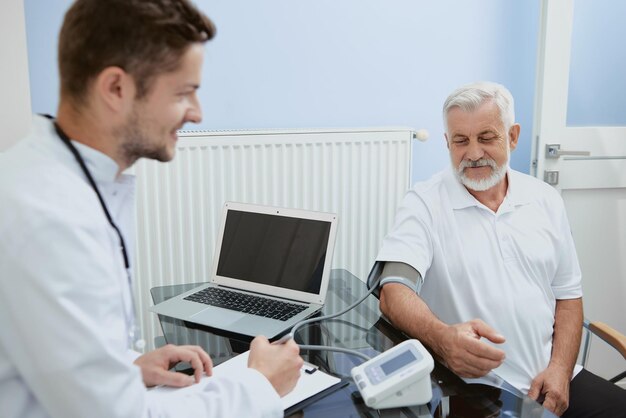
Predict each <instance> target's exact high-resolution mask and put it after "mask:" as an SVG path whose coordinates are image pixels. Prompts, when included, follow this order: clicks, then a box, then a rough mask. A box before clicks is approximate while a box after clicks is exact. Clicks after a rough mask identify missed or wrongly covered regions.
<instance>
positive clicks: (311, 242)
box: [150, 202, 338, 339]
mask: <svg viewBox="0 0 626 418" xmlns="http://www.w3.org/2000/svg"><path fill="white" fill-rule="evenodd" d="M337 221H338V218H337V215H336V214H333V213H325V212H313V211H305V210H299V209H286V208H278V207H270V206H261V205H253V204H246V203H237V202H226V203H225V204H224V209H223V213H222V221H221V226H220V231H219V235H218V238H217V242H216V245H215V257H214V259H213V267H212V270H211V277H210V278H209V283H208V284H203V285H201V286H199V287H197V288H194V289H192V290H190V291H188V292H185V293H183V294H181V295H178V296H176V297H174V298H171V299H168V300H166V301H164V302H162V303H159V304H157V305H155V306H153V307H151V308H150V311H152V312H155V313H158V314H161V315H165V316H168V317H172V318H177V319H181V320H183V321H187V322H191V323H194V324H200V325H203V326H207V327H211V328H215V329H218V330H223V331H227V332H230V333H234V334H240V335H243V336H249V337H254V336H256V335H264V336H265V337H267V338H268V339H273V338H275V337H277V336H280V335H282V334H284V333H285V332H287V331H288V330H290V329H291V328H292V327H293V325H294V324H296V323H297V322H299V321H301V320H303V319H305V318H307V317H309V316H311V315H313V314H314V313H316V312H318V311H319V310H320V309H322V306H323V304H324V300H325V298H326V291H327V290H328V281H329V279H330V268H331V261H332V255H333V249H334V246H335V237H336V235H337Z"/></svg>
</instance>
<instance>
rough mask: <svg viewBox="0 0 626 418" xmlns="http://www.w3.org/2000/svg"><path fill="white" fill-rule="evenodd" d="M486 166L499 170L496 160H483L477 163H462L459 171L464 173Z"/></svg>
mask: <svg viewBox="0 0 626 418" xmlns="http://www.w3.org/2000/svg"><path fill="white" fill-rule="evenodd" d="M485 166H489V167H491V168H492V169H493V170H497V169H498V164H496V162H495V160H492V159H489V158H481V159H479V160H476V161H470V160H463V161H461V163H460V164H459V168H458V170H459V171H463V170H465V169H466V168H476V167H485Z"/></svg>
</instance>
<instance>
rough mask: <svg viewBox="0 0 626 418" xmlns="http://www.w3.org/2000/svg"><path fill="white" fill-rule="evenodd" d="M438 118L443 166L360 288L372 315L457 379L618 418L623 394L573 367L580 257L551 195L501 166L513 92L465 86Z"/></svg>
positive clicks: (407, 202)
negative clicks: (418, 344) (493, 380)
mask: <svg viewBox="0 0 626 418" xmlns="http://www.w3.org/2000/svg"><path fill="white" fill-rule="evenodd" d="M443 117H444V123H445V127H446V133H445V138H446V144H447V146H448V149H449V152H450V160H451V163H452V164H451V167H450V168H449V169H447V170H445V171H443V172H441V173H439V174H436V175H435V176H434V177H433V178H431V179H430V180H427V181H424V182H420V183H417V184H416V185H415V186H414V187H413V188H412V189H411V190H410V191H409V192H408V193H407V195H406V196H405V198H404V201H403V202H402V204H401V206H400V208H399V209H398V212H397V215H396V220H395V224H394V226H393V229H392V230H391V232H390V233H389V234H388V235H387V236H386V237H385V239H384V241H383V244H382V248H381V250H380V252H379V254H378V257H377V261H378V262H384V267H382V269H380V268H378V267H380V263H379V264H378V265H377V268H375V269H374V272H375V273H374V274H372V275H370V278H369V283H370V284H372V283H374V281H375V280H376V279H377V278H378V277H380V276H382V280H381V284H380V286H381V287H382V288H381V289H380V309H381V311H382V312H383V313H384V314H385V315H386V316H387V318H389V320H390V321H391V322H392V323H393V324H394V325H395V326H396V327H398V328H399V329H401V330H402V331H404V332H405V333H407V334H408V335H411V336H413V337H415V338H418V339H419V340H421V341H422V342H423V343H424V344H426V345H427V346H429V347H430V348H431V349H432V350H433V352H434V353H435V355H437V356H438V357H439V358H440V359H441V361H442V362H443V363H444V364H446V365H447V366H448V367H449V368H450V369H451V370H452V371H454V372H455V373H457V374H458V375H460V376H462V377H468V378H475V377H481V376H485V375H487V374H489V373H491V374H495V375H496V376H499V377H501V378H503V379H504V380H506V381H507V382H508V383H510V384H512V385H513V386H515V387H517V388H518V389H520V390H521V391H523V392H524V393H528V395H529V396H530V397H532V398H533V399H539V400H540V401H542V402H543V406H544V407H545V408H547V409H549V410H550V411H553V412H554V413H556V414H557V415H559V416H560V415H562V414H564V415H563V416H567V417H584V416H600V415H594V414H596V413H600V412H602V413H604V415H601V416H606V417H613V418H614V417H623V416H625V414H626V405H625V403H626V393H625V391H623V390H622V389H620V388H618V387H617V386H615V385H613V384H611V383H609V382H607V381H605V380H603V379H601V378H599V377H597V376H595V375H593V374H591V373H589V372H588V371H586V370H581V367H580V366H578V365H576V358H577V355H578V349H579V346H580V339H581V333H582V321H583V305H582V289H581V273H580V268H579V265H578V258H577V256H576V251H575V248H574V243H573V240H572V236H571V232H570V228H569V224H568V220H567V216H566V213H565V207H564V205H563V200H562V199H561V196H560V195H559V193H558V192H557V191H556V190H554V189H553V188H552V187H551V186H549V185H547V184H546V183H543V182H541V181H539V180H537V179H536V178H534V177H531V176H528V175H526V174H522V173H519V172H517V171H514V170H512V169H511V168H510V167H509V157H510V153H511V151H513V150H514V149H515V147H516V146H517V142H518V139H519V134H520V125H519V124H516V123H515V113H514V104H513V97H512V96H511V93H510V92H509V91H508V90H507V89H506V88H504V87H503V86H501V85H499V84H495V83H474V84H470V85H466V86H463V87H461V88H459V89H457V90H455V91H454V92H453V93H452V94H451V95H450V96H449V97H448V98H447V100H446V101H445V104H444V106H443ZM381 270H382V273H378V272H380V271H381ZM492 377H493V376H492ZM572 379H573V380H572ZM568 406H569V408H568Z"/></svg>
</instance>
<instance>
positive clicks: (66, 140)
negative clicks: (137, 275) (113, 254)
mask: <svg viewBox="0 0 626 418" xmlns="http://www.w3.org/2000/svg"><path fill="white" fill-rule="evenodd" d="M44 116H45V117H47V118H48V119H51V120H52V121H53V122H52V123H53V124H54V129H55V131H56V133H57V135H58V136H59V138H61V141H63V143H64V144H65V145H67V147H68V148H69V150H70V151H71V152H72V154H73V155H74V157H75V158H76V161H78V165H80V168H81V169H82V170H83V173H85V177H87V181H88V182H89V185H90V186H91V188H92V189H93V191H94V192H96V195H97V196H98V200H99V201H100V205H101V206H102V210H103V211H104V215H105V216H106V217H107V220H108V221H109V224H110V225H111V226H112V227H113V229H115V232H117V236H118V237H119V238H120V249H121V250H122V256H123V257H124V267H126V271H127V272H128V269H129V268H130V262H129V260H128V253H127V252H126V244H125V243H124V237H123V236H122V233H121V232H120V230H119V228H118V227H117V225H115V222H113V218H112V217H111V214H110V213H109V209H108V208H107V205H106V203H104V199H103V198H102V195H101V194H100V190H99V189H98V186H97V185H96V182H95V181H94V179H93V177H92V175H91V172H90V171H89V169H88V168H87V164H85V160H84V159H83V157H82V156H81V155H80V152H78V150H77V149H76V147H75V146H74V144H72V141H70V138H69V137H68V136H67V134H66V133H65V132H63V130H62V129H61V127H60V126H59V125H58V124H57V123H56V121H54V119H53V118H52V116H50V115H44ZM128 279H129V280H130V276H129V278H128Z"/></svg>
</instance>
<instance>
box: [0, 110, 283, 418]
mask: <svg viewBox="0 0 626 418" xmlns="http://www.w3.org/2000/svg"><path fill="white" fill-rule="evenodd" d="M75 145H77V147H78V149H79V151H80V152H81V154H82V155H83V157H84V158H85V160H86V161H87V165H88V167H89V168H90V170H91V172H92V175H93V176H94V178H95V180H96V182H97V183H98V186H99V188H100V190H101V192H102V194H103V195H104V198H105V200H106V202H107V206H108V207H109V210H110V212H111V214H112V216H113V217H114V219H115V221H116V223H117V224H118V226H119V227H120V228H121V229H122V230H123V231H124V232H125V233H124V235H125V239H126V241H127V247H128V248H132V241H131V238H132V233H129V231H130V230H132V228H131V224H132V222H131V220H132V217H133V216H134V213H133V210H132V209H133V206H134V191H133V185H132V184H131V183H132V180H131V179H129V178H128V177H124V176H123V177H121V178H119V179H116V178H115V177H116V173H117V165H116V164H115V163H114V162H113V161H112V160H111V159H110V158H108V157H107V156H105V155H104V154H101V153H99V152H98V151H95V150H93V149H90V148H88V147H85V146H82V145H81V144H76V143H75ZM118 241H119V240H118V237H117V235H116V234H115V232H114V231H113V229H112V228H111V226H110V225H109V224H108V222H107V220H106V218H105V216H104V213H103V211H102V208H101V206H100V204H99V203H98V200H97V197H96V195H95V193H94V191H93V190H92V189H91V188H90V187H89V185H88V183H87V182H86V180H85V178H84V175H83V174H82V172H81V171H80V168H79V166H78V164H77V162H76V161H75V159H74V157H73V156H72V155H71V154H70V152H69V150H68V149H67V148H66V146H65V145H64V144H63V143H62V142H61V140H60V139H59V138H58V137H57V136H56V134H55V133H54V130H53V127H52V123H51V122H50V121H48V120H46V119H44V118H42V117H35V118H34V121H33V129H32V131H31V134H30V135H29V137H28V138H26V139H23V140H22V141H21V142H19V143H18V144H17V146H15V147H14V148H13V149H11V150H9V151H8V152H6V153H4V154H2V155H0V411H1V413H0V414H1V415H2V416H3V417H6V418H12V417H20V418H23V417H48V416H50V417H64V418H65V417H84V416H89V417H107V418H113V417H178V416H180V417H189V416H198V417H200V416H211V417H254V416H264V417H265V416H268V417H269V416H282V414H283V411H282V407H281V404H280V398H279V397H278V395H277V393H276V392H275V391H274V389H273V388H272V386H271V385H270V383H269V381H268V380H267V379H266V378H265V377H264V376H263V375H262V374H261V373H259V372H258V371H256V370H253V369H247V370H246V371H245V372H243V373H242V374H240V375H238V376H230V377H228V378H219V379H218V378H216V379H214V380H213V381H212V382H211V384H209V385H208V386H207V388H206V390H205V391H203V392H201V393H199V394H194V395H189V396H187V397H185V398H184V399H175V398H176V397H174V398H172V397H171V396H170V397H168V398H167V400H166V399H165V398H163V397H157V396H156V395H155V394H154V393H151V392H150V391H148V390H147V389H146V388H145V386H144V384H143V381H142V378H141V372H140V370H139V368H138V367H137V366H135V365H133V363H132V361H133V360H134V359H135V358H136V356H137V354H136V353H133V352H132V351H130V350H129V348H128V332H129V324H130V321H129V320H131V318H132V316H131V311H132V308H131V304H130V291H129V286H128V282H127V276H126V273H125V270H124V266H123V260H122V256H121V253H120V251H119V242H118ZM180 397H182V395H180Z"/></svg>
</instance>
